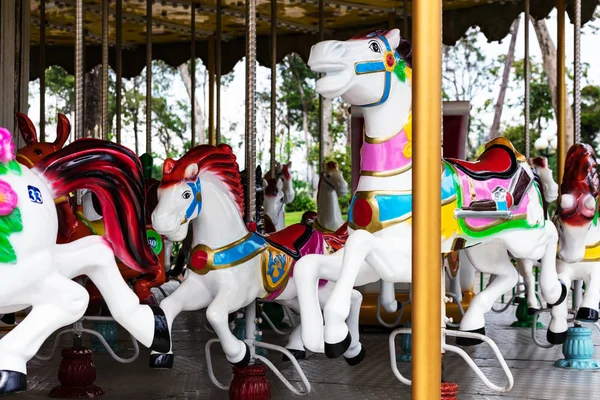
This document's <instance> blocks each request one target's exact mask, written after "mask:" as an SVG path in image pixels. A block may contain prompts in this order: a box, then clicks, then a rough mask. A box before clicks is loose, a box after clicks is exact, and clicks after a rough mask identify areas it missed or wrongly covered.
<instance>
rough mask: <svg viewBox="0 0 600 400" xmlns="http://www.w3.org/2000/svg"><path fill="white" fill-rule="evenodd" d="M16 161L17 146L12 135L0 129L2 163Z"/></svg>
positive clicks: (0, 160)
mask: <svg viewBox="0 0 600 400" xmlns="http://www.w3.org/2000/svg"><path fill="white" fill-rule="evenodd" d="M14 159H15V144H14V143H13V140H12V135H11V133H10V132H9V131H8V130H7V129H4V128H0V163H3V164H5V163H7V162H9V161H12V160H14Z"/></svg>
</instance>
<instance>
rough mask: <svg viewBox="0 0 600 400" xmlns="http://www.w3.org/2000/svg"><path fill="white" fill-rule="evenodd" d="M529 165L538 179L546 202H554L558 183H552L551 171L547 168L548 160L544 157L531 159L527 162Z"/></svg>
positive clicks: (556, 196)
mask: <svg viewBox="0 0 600 400" xmlns="http://www.w3.org/2000/svg"><path fill="white" fill-rule="evenodd" d="M529 164H530V165H531V168H533V170H534V171H535V172H536V173H537V174H538V176H539V177H540V180H541V182H542V190H543V192H544V198H545V199H546V201H547V202H548V203H551V202H553V201H554V200H556V199H557V198H558V183H556V182H555V181H554V177H553V176H552V170H551V169H550V167H549V166H548V159H547V158H546V157H536V158H532V159H530V160H529Z"/></svg>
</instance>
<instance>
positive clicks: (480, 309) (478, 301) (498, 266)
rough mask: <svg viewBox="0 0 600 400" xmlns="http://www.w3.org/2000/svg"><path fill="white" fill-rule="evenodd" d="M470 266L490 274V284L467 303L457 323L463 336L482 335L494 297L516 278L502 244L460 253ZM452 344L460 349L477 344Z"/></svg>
mask: <svg viewBox="0 0 600 400" xmlns="http://www.w3.org/2000/svg"><path fill="white" fill-rule="evenodd" d="M464 251H466V252H467V256H468V257H469V260H470V261H471V263H472V264H473V265H474V266H475V268H477V269H478V270H479V271H480V272H484V273H490V274H494V275H495V278H494V280H493V281H492V282H491V283H490V284H489V285H488V286H487V287H486V288H485V290H483V291H481V292H480V293H478V294H477V296H475V297H474V298H473V300H471V304H469V309H468V310H467V312H465V315H464V317H463V318H462V320H461V321H460V328H459V329H460V330H461V331H464V332H475V333H482V334H484V333H485V316H484V314H485V313H487V312H488V311H490V310H491V309H492V306H493V305H494V302H495V301H496V299H498V297H500V296H501V295H503V294H504V293H506V292H508V291H509V290H510V289H511V288H512V287H514V286H515V284H516V283H517V281H518V279H519V277H518V274H517V271H516V269H515V268H514V266H513V265H512V263H511V262H510V259H509V257H508V253H507V251H506V248H505V247H504V246H503V245H502V244H499V243H497V244H491V243H490V244H487V245H485V246H474V247H470V248H469V249H466V250H464ZM456 343H457V344H460V345H464V346H469V345H475V344H480V343H481V341H479V340H476V339H468V338H457V339H456Z"/></svg>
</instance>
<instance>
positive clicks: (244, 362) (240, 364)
mask: <svg viewBox="0 0 600 400" xmlns="http://www.w3.org/2000/svg"><path fill="white" fill-rule="evenodd" d="M244 346H246V354H244V358H242V360H241V361H238V362H236V363H232V364H233V366H234V367H238V368H244V367H245V366H247V365H248V364H250V348H249V347H248V345H247V344H246V343H244Z"/></svg>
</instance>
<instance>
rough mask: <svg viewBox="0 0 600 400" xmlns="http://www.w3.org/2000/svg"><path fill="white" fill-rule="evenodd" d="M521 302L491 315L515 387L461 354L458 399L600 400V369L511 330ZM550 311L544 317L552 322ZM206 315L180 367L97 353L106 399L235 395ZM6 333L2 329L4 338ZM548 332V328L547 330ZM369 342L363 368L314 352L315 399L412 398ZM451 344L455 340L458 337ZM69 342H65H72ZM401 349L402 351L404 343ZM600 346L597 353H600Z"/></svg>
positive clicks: (481, 360)
mask: <svg viewBox="0 0 600 400" xmlns="http://www.w3.org/2000/svg"><path fill="white" fill-rule="evenodd" d="M514 314H515V307H513V306H511V307H510V308H509V309H508V310H507V311H506V312H505V313H503V314H495V313H489V314H488V315H487V333H488V335H489V336H490V337H491V338H492V339H493V340H494V341H495V342H496V343H497V344H498V346H499V348H500V350H501V351H502V354H503V355H504V357H505V359H506V361H507V363H508V365H509V367H510V368H511V371H512V374H513V376H514V379H515V384H514V388H513V389H512V390H511V391H510V392H508V393H502V394H500V393H494V392H492V391H490V390H489V389H488V388H487V387H486V386H485V385H484V384H483V383H482V382H481V381H480V380H479V379H478V378H477V376H476V375H475V373H474V372H473V371H471V370H470V369H469V368H468V367H467V365H466V364H465V363H464V361H463V360H462V359H461V358H459V357H458V356H456V355H454V354H448V355H447V356H446V357H445V378H446V380H449V381H453V382H456V383H458V384H459V395H458V398H459V399H461V400H467V399H477V400H484V399H499V398H503V399H540V400H541V399H544V400H558V399H569V400H577V399H582V400H583V399H586V400H587V399H594V398H600V394H599V393H600V372H592V371H573V370H565V369H561V368H556V367H554V366H553V363H554V361H556V360H557V359H559V358H562V353H561V348H560V346H555V347H553V348H551V349H542V348H539V347H537V346H535V345H534V344H533V342H532V340H531V336H530V335H531V332H530V330H529V329H515V328H509V325H510V323H511V322H513V321H514V320H515V317H514ZM546 318H548V316H547V315H543V316H542V318H541V320H542V322H544V323H546V321H545V319H546ZM203 326H204V315H203V313H201V312H190V313H184V314H182V315H181V316H180V317H179V318H178V319H177V320H176V324H175V327H174V333H173V339H174V345H173V346H174V353H175V355H176V357H175V363H174V366H173V369H172V370H151V369H149V368H148V354H149V353H148V350H146V349H141V354H140V356H139V358H138V359H137V360H136V361H135V362H133V363H131V364H120V363H118V362H116V361H114V360H113V359H112V358H111V357H110V356H109V355H108V354H96V355H95V356H94V360H95V363H96V366H97V379H96V384H97V385H98V386H100V387H101V388H103V389H104V390H105V392H106V394H105V395H104V396H103V398H105V399H144V400H179V399H227V398H228V394H227V392H224V391H221V390H219V389H217V388H216V387H214V386H213V384H212V383H211V381H210V379H209V376H208V372H207V365H206V359H205V353H204V346H205V344H206V342H207V341H208V340H209V339H212V338H213V337H214V334H211V333H209V332H208V331H206V330H205V328H204V327H203ZM2 334H3V333H2V332H0V335H2ZM539 334H540V337H541V338H544V337H545V329H544V330H540V331H539ZM592 335H593V340H594V343H596V344H598V343H600V333H599V332H598V330H597V329H595V328H593V334H592ZM121 339H122V340H121V341H120V342H119V344H120V346H121V347H122V348H123V349H124V351H123V352H122V353H120V355H121V356H122V357H127V356H128V355H129V354H132V345H131V341H128V335H126V334H125V333H123V334H122V335H121ZM361 339H362V343H363V344H364V346H365V349H366V353H367V355H366V358H365V360H364V361H363V362H362V363H361V364H359V365H358V366H356V367H350V366H348V365H347V364H346V363H345V362H344V360H343V359H336V360H330V359H327V358H326V357H325V356H324V355H315V354H309V356H308V358H307V359H306V360H303V361H301V362H300V365H301V366H302V368H303V370H304V371H305V373H306V376H307V378H308V379H309V381H310V382H311V385H312V392H311V394H310V395H309V396H307V397H306V398H308V399H345V400H351V399H357V400H358V399H378V400H384V399H402V398H406V399H408V398H410V388H408V387H406V386H404V385H403V384H401V383H400V382H399V381H397V380H396V378H395V377H394V375H393V374H392V372H391V369H390V360H389V349H388V332H385V331H374V330H372V329H366V330H365V331H364V332H363V333H362V337H361ZM53 341H54V337H51V338H50V339H49V340H48V341H47V342H46V343H45V344H44V347H43V348H42V350H41V351H40V354H48V352H49V351H50V348H51V345H52V343H53ZM263 341H265V342H269V343H276V344H281V345H283V344H285V339H284V338H283V337H281V336H278V335H276V334H275V333H273V332H272V331H269V330H264V331H263ZM449 342H450V343H451V344H453V342H454V339H452V338H450V339H449ZM70 344H71V343H70V339H69V340H67V339H64V340H63V341H62V343H61V345H62V346H63V347H68V346H69V345H70ZM84 345H87V346H90V345H91V339H90V338H89V336H84ZM484 346H485V345H480V346H476V347H471V348H466V350H467V352H468V353H469V354H470V355H471V356H472V357H473V359H474V360H475V362H476V363H477V365H479V367H480V368H481V369H482V370H483V371H484V372H485V374H486V375H487V376H488V378H489V379H490V380H491V381H492V382H494V383H495V384H497V385H500V386H504V382H505V381H504V379H505V378H504V376H503V373H502V370H501V368H500V365H499V364H498V362H497V361H496V359H495V357H494V355H493V352H492V350H491V349H490V348H489V347H487V346H485V347H484ZM397 347H398V349H399V348H400V346H399V344H397ZM598 347H599V346H598V345H596V346H595V349H596V354H597V355H598V357H599V358H600V351H599V349H598ZM213 349H214V350H213V363H214V364H215V374H216V376H217V377H218V378H219V379H220V380H221V381H222V382H225V381H227V379H229V376H230V375H231V367H230V365H229V364H228V363H227V362H226V360H225V358H224V356H223V353H222V352H221V351H220V349H219V348H218V346H213ZM269 358H270V359H271V361H273V362H274V364H275V365H276V366H278V367H279V368H280V369H281V370H282V372H283V374H284V375H285V376H286V377H287V378H288V379H289V380H290V381H291V382H292V383H293V384H294V385H295V386H297V387H298V388H300V379H299V377H298V376H297V375H296V374H295V371H294V370H293V368H292V366H291V365H290V364H289V363H285V362H282V361H281V356H280V354H279V353H274V352H270V353H269ZM59 363H60V356H59V355H56V356H55V357H54V358H53V359H52V360H51V361H49V362H41V361H38V360H35V359H34V360H32V361H31V362H30V363H29V391H28V392H27V393H22V394H19V395H15V396H13V397H12V398H14V399H22V400H28V399H45V398H48V393H49V391H50V390H51V389H52V388H53V387H55V386H57V385H58V384H59V382H58V379H57V371H58V366H59ZM399 365H400V367H399V368H400V371H401V372H402V373H403V374H405V376H408V377H410V365H408V364H399ZM268 376H269V380H270V382H271V391H272V399H291V398H295V397H296V396H294V395H292V394H291V393H290V392H289V391H288V390H287V389H286V387H285V386H284V385H283V384H282V383H281V382H280V381H279V380H278V379H277V378H276V377H275V376H274V374H272V373H271V372H268Z"/></svg>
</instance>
